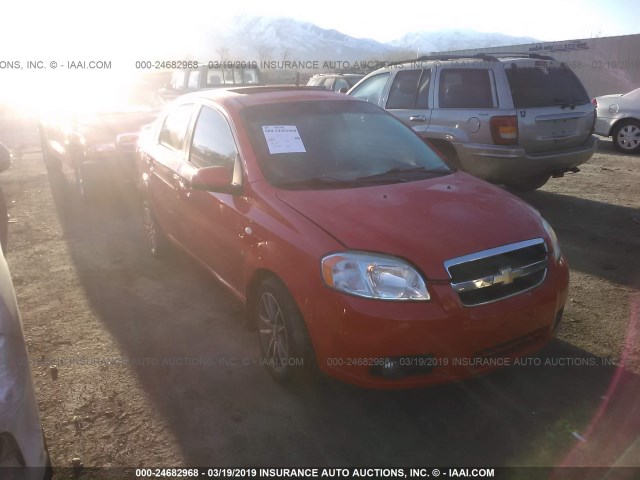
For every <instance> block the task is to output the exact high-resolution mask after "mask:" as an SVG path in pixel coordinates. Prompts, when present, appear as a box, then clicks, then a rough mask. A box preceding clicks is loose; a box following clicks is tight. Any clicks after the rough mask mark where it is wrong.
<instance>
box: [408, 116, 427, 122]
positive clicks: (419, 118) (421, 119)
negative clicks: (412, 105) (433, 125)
mask: <svg viewBox="0 0 640 480" xmlns="http://www.w3.org/2000/svg"><path fill="white" fill-rule="evenodd" d="M409 121H410V122H426V121H427V117H425V116H424V115H411V116H410V117H409Z"/></svg>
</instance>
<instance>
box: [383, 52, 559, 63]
mask: <svg viewBox="0 0 640 480" xmlns="http://www.w3.org/2000/svg"><path fill="white" fill-rule="evenodd" d="M504 57H517V58H537V59H540V60H555V58H553V57H549V56H547V55H540V54H538V53H522V52H519V53H509V52H499V53H493V54H491V53H475V54H468V55H459V54H458V55H453V54H452V55H450V54H442V55H422V56H420V57H417V58H411V59H408V60H398V61H396V62H392V63H389V65H388V66H392V65H401V64H403V63H411V62H427V61H431V60H433V61H438V60H439V61H445V60H460V59H468V58H471V59H478V60H484V61H487V62H495V61H497V60H498V59H500V58H504Z"/></svg>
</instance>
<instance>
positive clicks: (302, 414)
mask: <svg viewBox="0 0 640 480" xmlns="http://www.w3.org/2000/svg"><path fill="white" fill-rule="evenodd" d="M0 183H1V184H2V186H3V188H4V189H5V192H6V195H7V197H8V200H9V202H10V216H11V224H10V231H9V233H10V242H9V243H10V251H9V253H8V260H9V264H10V268H11V270H12V274H13V278H14V283H15V287H16V291H17V295H18V302H19V305H20V308H21V310H22V315H23V321H24V328H25V334H26V337H27V341H28V346H29V353H30V356H31V360H32V364H33V370H34V375H35V383H36V389H37V394H38V398H39V403H40V409H41V414H42V418H43V424H44V429H45V433H46V436H47V440H48V442H49V447H50V450H51V454H52V458H53V463H54V465H56V466H61V467H62V466H66V467H68V466H70V465H71V461H72V459H73V458H74V457H78V458H80V459H81V460H82V462H83V463H84V465H85V466H87V467H88V466H159V467H162V466H194V465H201V466H204V465H216V466H266V465H274V466H301V465H307V466H308V465H313V466H330V467H339V466H345V467H346V466H365V465H366V466H398V465H406V466H413V465H423V466H428V465H456V466H470V465H479V466H501V465H503V466H514V465H536V466H551V465H563V466H569V465H579V466H586V465H620V466H625V465H626V466H640V441H639V438H640V437H639V435H640V404H638V401H637V399H638V398H639V395H640V377H638V374H640V350H639V349H640V342H639V335H640V223H638V222H636V221H634V220H633V218H634V216H638V215H640V211H639V210H638V205H640V157H638V156H633V157H632V156H623V155H619V154H617V153H616V152H615V151H614V150H613V149H612V147H611V144H610V142H603V144H602V146H601V149H600V152H599V153H598V154H597V155H596V156H595V157H594V158H593V159H592V160H591V161H590V162H589V163H588V164H586V165H584V168H583V169H582V172H581V173H579V174H577V175H570V176H567V177H565V178H563V179H556V180H552V181H551V182H550V183H549V184H548V185H547V186H546V187H544V188H543V189H542V190H540V191H538V192H534V193H530V194H527V195H523V198H524V199H525V200H526V201H527V202H529V203H531V204H532V205H533V206H534V207H536V208H538V209H539V210H540V211H541V212H542V213H543V215H544V216H545V217H546V218H547V219H548V220H549V221H550V223H551V224H552V225H553V227H554V228H555V229H556V231H557V233H558V236H559V238H560V241H561V244H562V247H563V250H564V252H565V253H566V256H567V257H568V259H569V263H570V265H571V270H572V272H571V273H572V277H571V287H570V301H569V303H568V305H567V308H566V313H565V318H564V323H563V324H562V327H561V330H560V333H559V338H558V339H557V340H555V341H554V342H552V344H551V345H550V346H549V347H547V348H545V349H544V350H543V351H542V352H541V353H540V355H539V356H538V357H536V361H535V362H532V363H531V364H530V365H528V366H514V367H510V368H508V369H505V370H502V371H500V372H497V373H495V374H492V375H489V376H486V377H483V378H479V379H477V380H473V381H468V382H463V383H460V384H454V385H447V386H442V387H437V388H427V389H420V390H412V391H401V392H377V391H368V390H361V389H356V388H352V387H349V386H346V385H343V384H340V383H337V382H334V381H330V380H322V381H321V382H320V383H319V384H318V385H315V386H313V387H310V388H309V389H308V390H305V391H294V390H290V389H285V388H282V387H280V386H278V385H276V384H275V383H274V382H273V381H272V380H271V379H270V378H269V376H268V375H267V374H266V372H264V371H262V369H261V368H260V367H259V366H258V365H256V360H257V359H258V342H257V338H256V336H255V334H254V333H251V332H248V331H247V330H245V328H244V327H243V315H244V312H243V308H242V305H240V304H238V303H237V302H236V301H235V300H234V299H233V297H232V296H231V295H230V294H228V293H227V292H226V291H225V290H224V289H223V288H222V287H220V286H219V285H218V284H216V282H214V281H213V280H211V279H210V278H209V277H207V276H206V275H205V274H204V273H203V272H202V271H200V270H199V269H198V268H197V267H195V266H194V265H193V264H192V263H191V262H190V261H189V260H188V259H186V258H185V257H183V256H181V255H179V254H177V255H176V256H175V258H172V259H170V260H169V261H166V262H158V261H156V260H153V259H151V258H150V257H149V256H148V255H147V253H146V250H145V248H144V244H143V232H142V228H141V222H140V218H139V212H138V208H137V204H136V203H135V201H134V200H133V199H132V197H130V196H126V195H120V192H114V196H116V195H117V196H121V197H122V198H121V199H120V200H119V201H114V202H103V203H101V204H99V205H86V204H83V203H82V202H79V201H78V198H77V197H76V196H75V195H74V194H73V191H72V190H73V189H72V188H71V186H70V185H67V184H66V182H65V180H64V179H63V178H49V177H48V175H47V173H46V170H45V168H44V165H43V163H42V158H41V155H40V152H39V151H38V150H37V147H32V148H27V149H26V153H24V155H23V157H22V158H21V159H18V160H17V161H16V162H15V164H14V167H13V168H12V169H11V170H10V171H8V172H6V173H4V174H2V177H0ZM184 358H187V359H194V360H191V361H190V362H189V363H191V364H190V365H185V364H184V363H186V362H184V361H183V362H182V364H180V363H181V362H180V361H179V360H178V359H184ZM538 363H539V364H538ZM52 364H56V365H57V366H58V377H57V379H56V380H54V379H52V376H51V374H50V365H52ZM574 433H575V434H577V436H576V435H574Z"/></svg>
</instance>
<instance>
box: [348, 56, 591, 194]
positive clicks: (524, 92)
mask: <svg viewBox="0 0 640 480" xmlns="http://www.w3.org/2000/svg"><path fill="white" fill-rule="evenodd" d="M348 93H349V95H352V96H353V97H355V98H359V99H362V100H366V101H368V102H372V103H375V104H376V105H378V106H380V107H382V108H385V109H386V110H388V111H389V112H391V113H393V114H394V115H396V116H397V117H398V118H400V119H401V120H402V121H403V122H405V123H406V124H408V125H409V126H411V127H412V128H413V129H414V130H415V131H416V132H417V133H418V134H420V135H421V136H422V137H423V138H425V139H427V140H428V141H429V142H430V143H431V144H432V145H433V146H434V147H436V148H437V149H439V150H440V151H441V153H442V154H443V155H444V156H445V157H447V158H448V159H449V160H450V162H451V163H453V164H454V165H455V166H457V167H459V168H461V169H462V170H464V171H466V172H469V173H471V174H473V175H475V176H477V177H480V178H482V179H485V180H488V181H490V182H493V183H501V184H505V185H506V186H507V187H509V188H511V189H514V190H521V191H526V190H535V189H536V188H540V187H541V186H542V185H544V184H545V183H546V182H547V181H548V180H549V178H550V177H552V176H553V177H559V176H562V175H564V174H565V173H566V172H570V171H571V172H577V171H579V170H578V168H577V167H578V165H580V164H582V163H584V162H586V161H587V160H589V158H591V156H592V155H593V153H594V151H595V149H596V147H597V142H598V141H597V139H596V137H595V136H594V135H592V132H593V126H594V122H595V118H596V115H595V111H594V107H593V105H592V104H591V100H590V98H589V96H588V95H587V92H586V90H585V89H584V87H583V85H582V83H581V82H580V80H578V78H577V77H576V76H575V74H574V73H573V72H572V71H571V69H570V68H568V67H567V66H566V65H565V64H563V63H561V62H559V61H556V60H555V59H553V58H551V57H548V56H542V55H537V54H530V55H526V54H508V55H506V56H502V55H501V56H493V55H475V56H471V57H469V56H451V55H443V56H428V57H420V58H417V59H415V60H410V61H407V62H402V63H397V64H391V65H388V66H386V67H384V68H381V69H379V70H376V71H375V72H372V73H370V74H369V75H367V76H366V77H365V78H363V79H362V80H361V81H360V82H358V83H357V84H356V85H355V86H354V87H353V88H352V89H351V90H349V92H348Z"/></svg>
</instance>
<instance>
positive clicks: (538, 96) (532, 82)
mask: <svg viewBox="0 0 640 480" xmlns="http://www.w3.org/2000/svg"><path fill="white" fill-rule="evenodd" d="M505 71H506V73H507V79H508V81H509V86H510V87H511V95H512V96H513V106H514V107H515V108H531V107H548V106H551V105H582V104H585V103H589V102H590V99H589V96H588V95H587V92H586V90H585V89H584V87H583V86H582V83H580V80H578V77H576V75H575V74H574V73H573V72H572V71H571V69H569V68H567V67H566V66H564V65H562V66H554V67H549V66H544V65H542V66H525V67H522V66H520V67H519V66H517V65H516V64H515V63H512V64H511V66H510V67H508V68H505Z"/></svg>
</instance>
